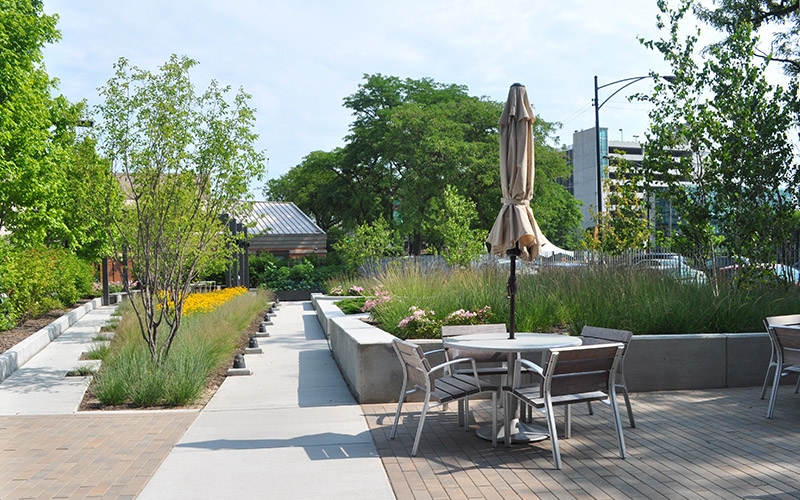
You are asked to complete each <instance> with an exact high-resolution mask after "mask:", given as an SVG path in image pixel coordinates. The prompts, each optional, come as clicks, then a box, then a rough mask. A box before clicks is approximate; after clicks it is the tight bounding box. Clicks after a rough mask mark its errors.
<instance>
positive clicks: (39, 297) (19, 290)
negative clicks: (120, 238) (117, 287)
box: [0, 242, 94, 330]
mask: <svg viewBox="0 0 800 500" xmlns="http://www.w3.org/2000/svg"><path fill="white" fill-rule="evenodd" d="M93 283H94V270H93V268H92V266H91V264H89V263H87V262H85V261H83V260H81V259H80V258H78V257H76V256H75V255H74V254H72V253H70V252H68V251H66V250H64V249H59V248H48V247H44V246H40V247H34V248H29V249H18V248H16V247H14V246H12V245H9V244H8V243H6V242H0V330H8V329H10V328H13V327H14V326H15V325H16V324H17V323H19V321H20V320H22V319H25V318H27V317H37V316H41V315H42V314H44V313H46V312H48V311H50V310H52V309H59V308H64V307H68V306H70V305H72V304H74V303H75V302H76V301H77V300H78V299H80V298H81V297H86V296H89V295H91V293H92V287H93Z"/></svg>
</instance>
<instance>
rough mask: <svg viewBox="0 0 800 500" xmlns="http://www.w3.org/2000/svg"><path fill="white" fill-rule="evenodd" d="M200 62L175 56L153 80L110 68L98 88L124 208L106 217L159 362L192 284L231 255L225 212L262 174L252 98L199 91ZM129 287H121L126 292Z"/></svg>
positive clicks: (212, 88)
mask: <svg viewBox="0 0 800 500" xmlns="http://www.w3.org/2000/svg"><path fill="white" fill-rule="evenodd" d="M196 64H197V62H196V61H194V60H192V59H189V58H186V57H177V56H175V55H173V56H172V57H171V58H170V59H169V61H167V62H166V63H165V64H164V65H163V66H161V67H160V71H159V72H157V73H151V72H149V71H147V70H143V69H140V68H137V67H135V66H131V65H130V63H129V62H128V61H127V60H126V59H124V58H123V59H120V60H119V61H118V62H117V63H116V64H115V74H114V76H113V77H112V78H111V79H109V80H108V82H107V83H106V85H105V86H104V87H102V88H101V95H102V96H103V97H104V100H105V101H104V103H103V104H101V105H100V106H99V107H98V112H99V115H100V116H101V118H102V121H101V123H100V126H99V130H100V131H101V140H102V142H101V145H102V149H103V152H104V154H105V155H106V156H107V157H108V158H109V160H110V161H111V162H112V165H113V166H114V171H115V172H116V173H117V176H118V178H119V179H120V183H121V184H122V187H123V190H124V191H125V193H126V195H127V197H128V202H126V204H125V205H124V209H123V210H122V211H120V212H119V213H113V212H110V213H108V214H107V216H108V223H109V227H111V228H113V231H112V232H111V234H110V236H111V237H112V242H113V245H114V247H115V249H116V250H117V251H118V252H123V251H124V252H127V255H128V257H129V259H130V262H132V266H133V275H134V276H135V277H136V279H137V280H138V281H139V285H140V290H141V297H142V302H141V305H139V302H138V301H133V302H132V304H133V305H134V306H135V311H136V315H137V317H138V318H139V325H140V328H141V333H142V337H143V338H144V340H145V341H146V342H147V344H148V347H149V349H150V353H151V355H152V357H153V359H154V361H155V362H156V363H159V364H160V363H163V361H164V360H165V359H166V358H167V356H168V355H169V352H170V348H171V346H172V343H173V341H174V339H175V335H176V333H177V331H178V328H179V326H180V323H181V317H182V311H183V303H184V300H185V299H186V297H187V296H188V294H189V287H190V284H191V283H192V282H193V281H194V280H195V279H196V277H197V275H198V273H199V272H200V270H201V269H203V268H204V267H207V266H210V265H211V264H213V263H215V262H218V261H219V260H221V259H225V258H227V257H228V256H229V252H230V250H229V249H230V248H231V247H232V246H233V245H231V243H232V242H231V241H230V235H229V233H228V232H227V231H225V225H224V217H221V215H222V214H232V215H233V214H236V213H237V211H242V207H241V200H243V199H246V197H247V195H248V194H247V193H248V189H247V186H248V182H249V181H250V180H251V179H252V178H254V177H256V178H260V177H261V176H262V175H263V168H264V167H263V162H264V156H263V154H262V153H260V152H257V151H256V150H255V149H254V142H255V140H256V134H255V133H254V132H253V131H252V128H253V124H254V119H255V118H254V113H253V109H252V108H250V106H249V104H248V102H247V101H248V99H249V96H248V95H247V94H246V93H245V92H244V91H242V90H240V91H239V92H237V93H236V95H235V96H233V98H232V99H230V98H229V94H230V88H229V87H221V86H220V85H219V84H218V83H217V82H216V81H212V82H211V84H210V85H209V87H208V89H206V90H205V91H204V92H203V93H200V94H198V93H196V92H195V88H194V86H193V84H192V82H191V80H190V78H189V70H190V69H191V68H192V67H193V66H195V65H196ZM127 286H128V285H127V283H126V287H127Z"/></svg>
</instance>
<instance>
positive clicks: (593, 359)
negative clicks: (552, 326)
mask: <svg viewBox="0 0 800 500" xmlns="http://www.w3.org/2000/svg"><path fill="white" fill-rule="evenodd" d="M624 349H625V346H624V345H623V344H621V343H618V342H615V343H608V344H596V345H581V346H574V347H561V348H558V349H550V350H549V356H548V361H547V368H546V371H545V376H544V384H542V392H543V394H544V393H547V392H549V393H550V395H551V396H563V395H565V394H579V393H583V392H593V391H603V392H605V393H606V394H609V393H610V391H611V390H612V388H613V387H614V378H615V375H616V370H617V365H618V364H619V360H620V359H621V357H622V352H623V350H624Z"/></svg>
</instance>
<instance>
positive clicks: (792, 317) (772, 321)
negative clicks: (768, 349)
mask: <svg viewBox="0 0 800 500" xmlns="http://www.w3.org/2000/svg"><path fill="white" fill-rule="evenodd" d="M798 325H800V314H786V315H783V316H769V317H767V318H765V319H764V328H766V330H767V333H769V340H770V344H771V346H772V353H771V356H770V360H769V365H767V373H766V374H765V375H764V385H762V386H761V399H764V396H765V395H766V393H767V384H768V383H769V382H770V381H772V379H773V376H772V375H771V372H772V370H777V366H778V354H777V350H778V346H776V345H775V340H774V338H773V337H774V335H773V333H772V332H771V331H770V327H771V326H798ZM790 372H791V373H800V366H794V365H785V364H784V365H783V367H782V370H781V371H780V377H785V376H786V375H788V374H789V373H790ZM780 377H778V379H780ZM798 390H800V377H798V378H797V384H795V388H794V392H795V393H797V391H798Z"/></svg>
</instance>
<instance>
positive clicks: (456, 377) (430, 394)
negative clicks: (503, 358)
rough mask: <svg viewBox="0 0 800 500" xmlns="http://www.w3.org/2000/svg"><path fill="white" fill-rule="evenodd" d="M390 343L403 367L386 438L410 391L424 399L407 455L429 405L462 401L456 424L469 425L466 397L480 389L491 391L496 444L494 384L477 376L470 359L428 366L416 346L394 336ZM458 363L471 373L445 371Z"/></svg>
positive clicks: (416, 441) (413, 451)
mask: <svg viewBox="0 0 800 500" xmlns="http://www.w3.org/2000/svg"><path fill="white" fill-rule="evenodd" d="M392 346H393V347H394V350H395V353H397V357H398V359H399V360H400V364H401V366H402V368H403V386H402V388H401V389H400V396H399V398H398V403H397V411H396V412H395V416H394V424H393V425H392V432H391V434H390V435H389V438H390V439H394V437H395V435H396V434H397V424H398V422H399V420H400V413H401V411H402V408H403V402H404V401H405V398H406V397H407V396H409V395H410V394H413V393H415V392H417V391H424V392H425V400H424V403H423V406H422V412H421V413H420V417H419V424H417V433H416V436H415V437H414V446H413V448H412V449H411V456H416V454H417V448H419V441H420V436H421V435H422V427H423V425H425V416H426V415H427V413H428V410H429V409H430V408H434V407H436V406H440V405H445V404H447V403H449V402H452V401H459V402H460V401H464V405H463V410H462V409H461V406H460V405H459V425H464V426H465V427H467V428H469V397H470V396H473V395H475V394H479V393H481V392H491V393H492V409H493V411H494V416H493V418H492V423H493V428H492V435H493V436H495V437H494V439H493V440H492V446H497V428H496V425H497V390H498V389H497V387H496V386H491V385H486V384H484V383H482V382H481V381H480V379H478V373H477V369H476V366H475V360H474V359H471V358H459V359H455V360H452V361H446V362H445V363H441V364H439V365H436V366H433V367H432V366H431V364H430V362H429V361H428V359H427V358H426V357H425V353H424V352H423V351H422V348H421V347H420V346H419V345H417V344H414V343H412V342H408V341H405V340H401V339H394V340H392ZM460 364H466V365H471V366H472V370H471V373H470V374H460V373H456V374H452V375H451V374H449V373H450V369H452V367H455V366H457V365H460ZM438 372H441V373H442V374H443V375H442V376H439V377H436V376H435V374H436V373H438ZM431 400H433V402H432V401H431Z"/></svg>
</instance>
